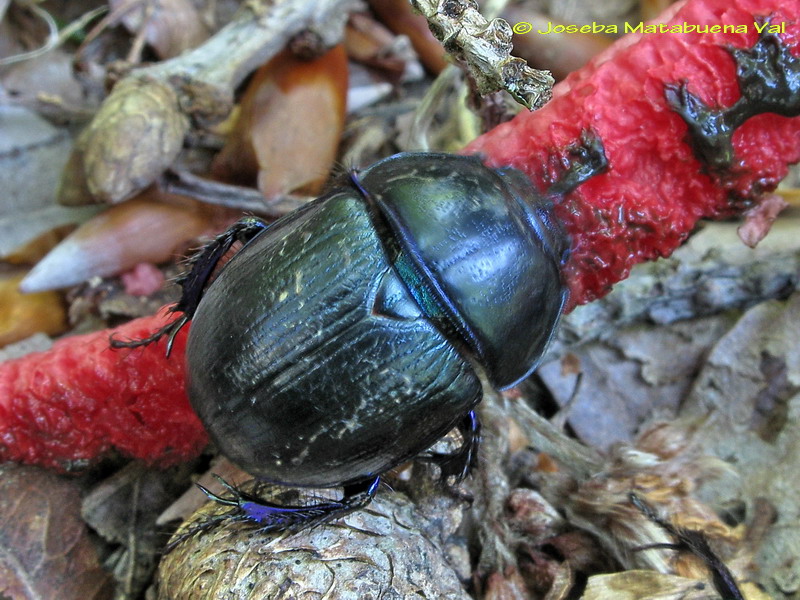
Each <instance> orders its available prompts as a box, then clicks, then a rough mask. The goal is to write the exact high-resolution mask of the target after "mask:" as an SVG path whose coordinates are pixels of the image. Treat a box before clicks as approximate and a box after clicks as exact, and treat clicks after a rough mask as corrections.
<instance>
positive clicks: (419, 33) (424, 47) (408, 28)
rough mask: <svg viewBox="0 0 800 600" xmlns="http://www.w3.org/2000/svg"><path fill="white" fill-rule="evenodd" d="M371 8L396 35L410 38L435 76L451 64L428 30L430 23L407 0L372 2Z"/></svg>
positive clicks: (423, 61) (375, 0)
mask: <svg viewBox="0 0 800 600" xmlns="http://www.w3.org/2000/svg"><path fill="white" fill-rule="evenodd" d="M369 6H370V8H371V9H372V10H373V11H374V12H375V14H376V15H378V17H380V19H381V21H383V23H384V24H385V25H386V26H387V27H388V28H389V29H391V30H392V31H394V32H395V33H399V34H402V35H405V36H408V39H410V40H411V45H413V46H414V50H416V51H417V54H418V55H419V59H420V61H422V64H423V65H425V68H426V69H428V70H429V71H430V72H431V73H433V74H435V75H436V74H439V73H440V72H441V71H442V69H444V68H445V67H446V66H447V65H448V64H449V63H448V61H447V58H446V57H447V52H445V50H444V48H443V47H442V44H441V43H440V42H439V40H437V39H436V38H435V37H434V36H433V34H432V33H431V30H430V29H429V28H428V21H427V20H426V19H425V17H423V16H422V15H421V14H419V13H416V12H414V9H413V8H411V4H410V3H409V2H408V1H407V0H370V1H369Z"/></svg>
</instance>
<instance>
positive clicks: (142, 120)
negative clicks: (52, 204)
mask: <svg viewBox="0 0 800 600" xmlns="http://www.w3.org/2000/svg"><path fill="white" fill-rule="evenodd" d="M188 128H189V120H188V119H187V118H186V116H185V115H184V114H183V113H182V112H181V109H180V108H179V106H178V96H177V94H176V93H175V91H174V90H173V89H172V88H171V87H169V86H168V85H166V84H163V83H160V82H157V81H155V80H146V79H130V78H129V79H125V80H124V81H122V82H121V83H119V84H118V85H117V86H116V87H115V88H114V91H113V92H112V93H111V95H110V96H109V97H108V98H107V99H106V100H105V102H103V105H102V106H101V107H100V111H99V112H98V113H97V115H96V116H95V118H94V120H93V121H92V122H91V123H90V124H89V126H88V127H87V128H86V129H84V131H83V132H82V133H81V135H80V136H79V137H78V140H77V142H76V143H75V147H74V148H73V150H72V154H71V155H70V158H69V161H68V162H67V165H66V166H65V167H64V172H63V174H62V177H61V188H60V190H59V198H58V200H59V202H61V204H67V205H78V204H91V203H93V202H108V203H111V204H113V203H117V202H121V201H123V200H125V199H126V198H128V197H130V196H132V195H133V194H134V193H136V192H138V191H140V190H141V189H143V188H145V187H147V186H148V185H150V184H151V183H152V182H153V181H154V180H155V179H156V177H158V176H159V175H160V174H161V173H162V172H163V171H164V169H166V168H167V167H168V166H170V165H171V164H172V162H173V160H175V158H176V157H177V156H178V153H179V152H180V150H181V147H182V146H183V138H184V136H185V134H186V132H187V131H188Z"/></svg>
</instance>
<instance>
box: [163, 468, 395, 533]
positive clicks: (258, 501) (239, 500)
mask: <svg viewBox="0 0 800 600" xmlns="http://www.w3.org/2000/svg"><path fill="white" fill-rule="evenodd" d="M217 479H219V481H220V482H221V483H222V485H223V486H224V487H225V489H226V490H227V494H225V495H218V494H215V493H213V492H211V491H210V490H208V489H206V488H204V487H203V486H201V485H199V484H198V487H199V488H200V489H201V490H202V491H203V493H204V494H205V495H206V496H208V497H209V498H210V499H211V500H214V501H215V502H218V503H220V504H222V505H225V506H230V507H231V508H232V509H233V510H232V511H230V512H229V513H226V514H223V515H220V516H218V517H214V518H213V520H212V521H209V522H208V523H204V524H202V525H201V526H199V527H196V528H194V529H192V530H190V531H188V532H187V533H186V535H185V536H181V537H179V538H178V539H177V540H176V541H175V543H173V544H171V546H172V547H174V546H175V545H176V544H178V543H180V542H181V541H183V540H184V539H185V538H186V537H190V536H192V535H194V534H195V533H198V532H200V531H204V530H206V529H209V528H210V527H213V526H214V525H216V524H217V523H220V522H222V521H225V520H234V521H247V522H252V523H255V524H257V525H259V526H260V529H261V530H263V531H290V532H297V531H300V530H302V529H306V528H309V527H316V526H317V525H321V524H322V523H326V522H327V521H330V520H331V519H336V518H338V517H342V516H344V515H346V514H348V513H350V512H352V511H354V510H357V509H359V508H363V507H364V506H366V505H367V504H369V503H370V502H371V501H372V499H373V498H374V497H375V494H376V493H377V491H378V486H379V485H380V477H376V478H374V479H368V480H366V481H362V482H358V483H356V484H352V485H347V486H345V487H344V494H343V496H342V498H341V499H340V500H329V501H326V502H319V503H317V504H309V505H307V506H302V505H283V504H278V503H275V502H271V501H269V500H266V499H264V498H262V497H260V496H258V495H257V494H253V493H249V492H245V491H243V490H241V489H239V488H237V487H234V486H232V485H230V484H229V483H227V482H226V481H224V480H223V479H221V478H219V477H218V478H217Z"/></svg>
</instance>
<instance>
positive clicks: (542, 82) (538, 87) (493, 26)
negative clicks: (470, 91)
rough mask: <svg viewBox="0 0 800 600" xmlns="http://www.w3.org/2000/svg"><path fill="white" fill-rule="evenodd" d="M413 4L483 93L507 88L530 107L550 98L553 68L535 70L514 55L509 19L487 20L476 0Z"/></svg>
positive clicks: (430, 0)
mask: <svg viewBox="0 0 800 600" xmlns="http://www.w3.org/2000/svg"><path fill="white" fill-rule="evenodd" d="M411 4H412V5H413V6H414V8H416V9H417V10H418V11H420V12H421V13H422V14H423V15H425V18H426V19H428V23H429V24H430V27H431V31H432V32H433V34H434V35H435V36H436V38H437V39H438V40H439V41H441V42H442V44H444V47H445V49H446V50H447V51H448V52H449V53H450V54H452V55H453V56H455V57H456V58H460V59H462V60H463V61H464V62H465V63H466V65H467V68H468V69H469V71H470V74H471V75H472V76H473V77H474V78H475V82H476V84H477V86H478V91H479V92H480V93H481V94H489V93H491V92H496V91H498V90H506V91H508V93H510V94H511V95H512V96H513V97H514V99H515V100H516V101H517V102H519V103H520V104H522V105H523V106H525V107H526V108H529V109H534V108H539V107H540V106H542V105H543V104H545V103H546V102H547V101H548V100H550V98H551V96H552V87H553V84H554V83H555V80H554V79H553V77H552V75H550V72H549V71H540V70H538V69H532V68H530V67H529V66H528V65H527V63H526V62H525V61H524V60H522V59H521V58H517V57H514V56H511V47H512V44H511V26H510V25H509V24H508V23H507V22H506V21H504V20H503V19H492V20H491V21H487V20H486V19H485V18H484V17H483V15H481V13H480V12H479V11H478V4H477V3H476V2H475V1H474V0H411Z"/></svg>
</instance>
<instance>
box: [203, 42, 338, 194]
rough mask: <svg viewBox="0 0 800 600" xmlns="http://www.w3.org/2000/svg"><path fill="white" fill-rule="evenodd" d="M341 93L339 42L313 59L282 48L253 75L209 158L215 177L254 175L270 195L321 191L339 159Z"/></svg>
mask: <svg viewBox="0 0 800 600" xmlns="http://www.w3.org/2000/svg"><path fill="white" fill-rule="evenodd" d="M346 97H347V56H346V54H345V51H344V48H343V47H342V46H341V45H340V46H336V47H335V48H333V49H332V50H330V51H329V52H327V53H326V54H324V55H323V56H321V57H319V58H317V59H314V60H311V61H305V60H301V59H299V58H296V57H294V56H293V55H292V54H291V53H290V52H289V51H284V52H282V53H280V54H279V55H278V56H276V57H275V58H274V59H272V60H271V61H270V62H269V63H267V64H266V65H265V66H264V67H262V68H261V69H259V70H258V71H257V72H256V74H255V75H254V76H253V80H252V81H251V82H250V85H249V86H248V89H247V91H246V92H245V95H244V97H243V98H242V105H241V112H240V116H239V120H238V122H237V123H236V126H235V128H234V131H233V133H232V134H231V136H230V137H229V139H228V141H227V143H226V145H225V147H224V148H223V149H222V151H221V152H220V153H219V155H218V156H217V157H216V159H215V160H214V166H213V170H214V173H215V175H217V176H218V177H219V178H221V179H223V180H225V181H229V182H237V183H242V184H248V183H249V184H252V183H253V181H254V180H257V183H258V188H259V189H260V190H261V192H262V193H263V194H264V196H265V197H267V198H275V197H278V196H281V195H284V194H286V193H289V192H293V191H294V192H297V193H305V194H316V193H318V192H319V191H320V189H321V187H322V185H323V184H324V183H325V181H326V180H327V178H328V174H329V172H330V168H331V165H332V164H333V161H334V159H335V157H336V150H337V148H338V146H339V140H340V138H341V133H342V128H343V126H344V118H345V108H346V107H345V103H346Z"/></svg>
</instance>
